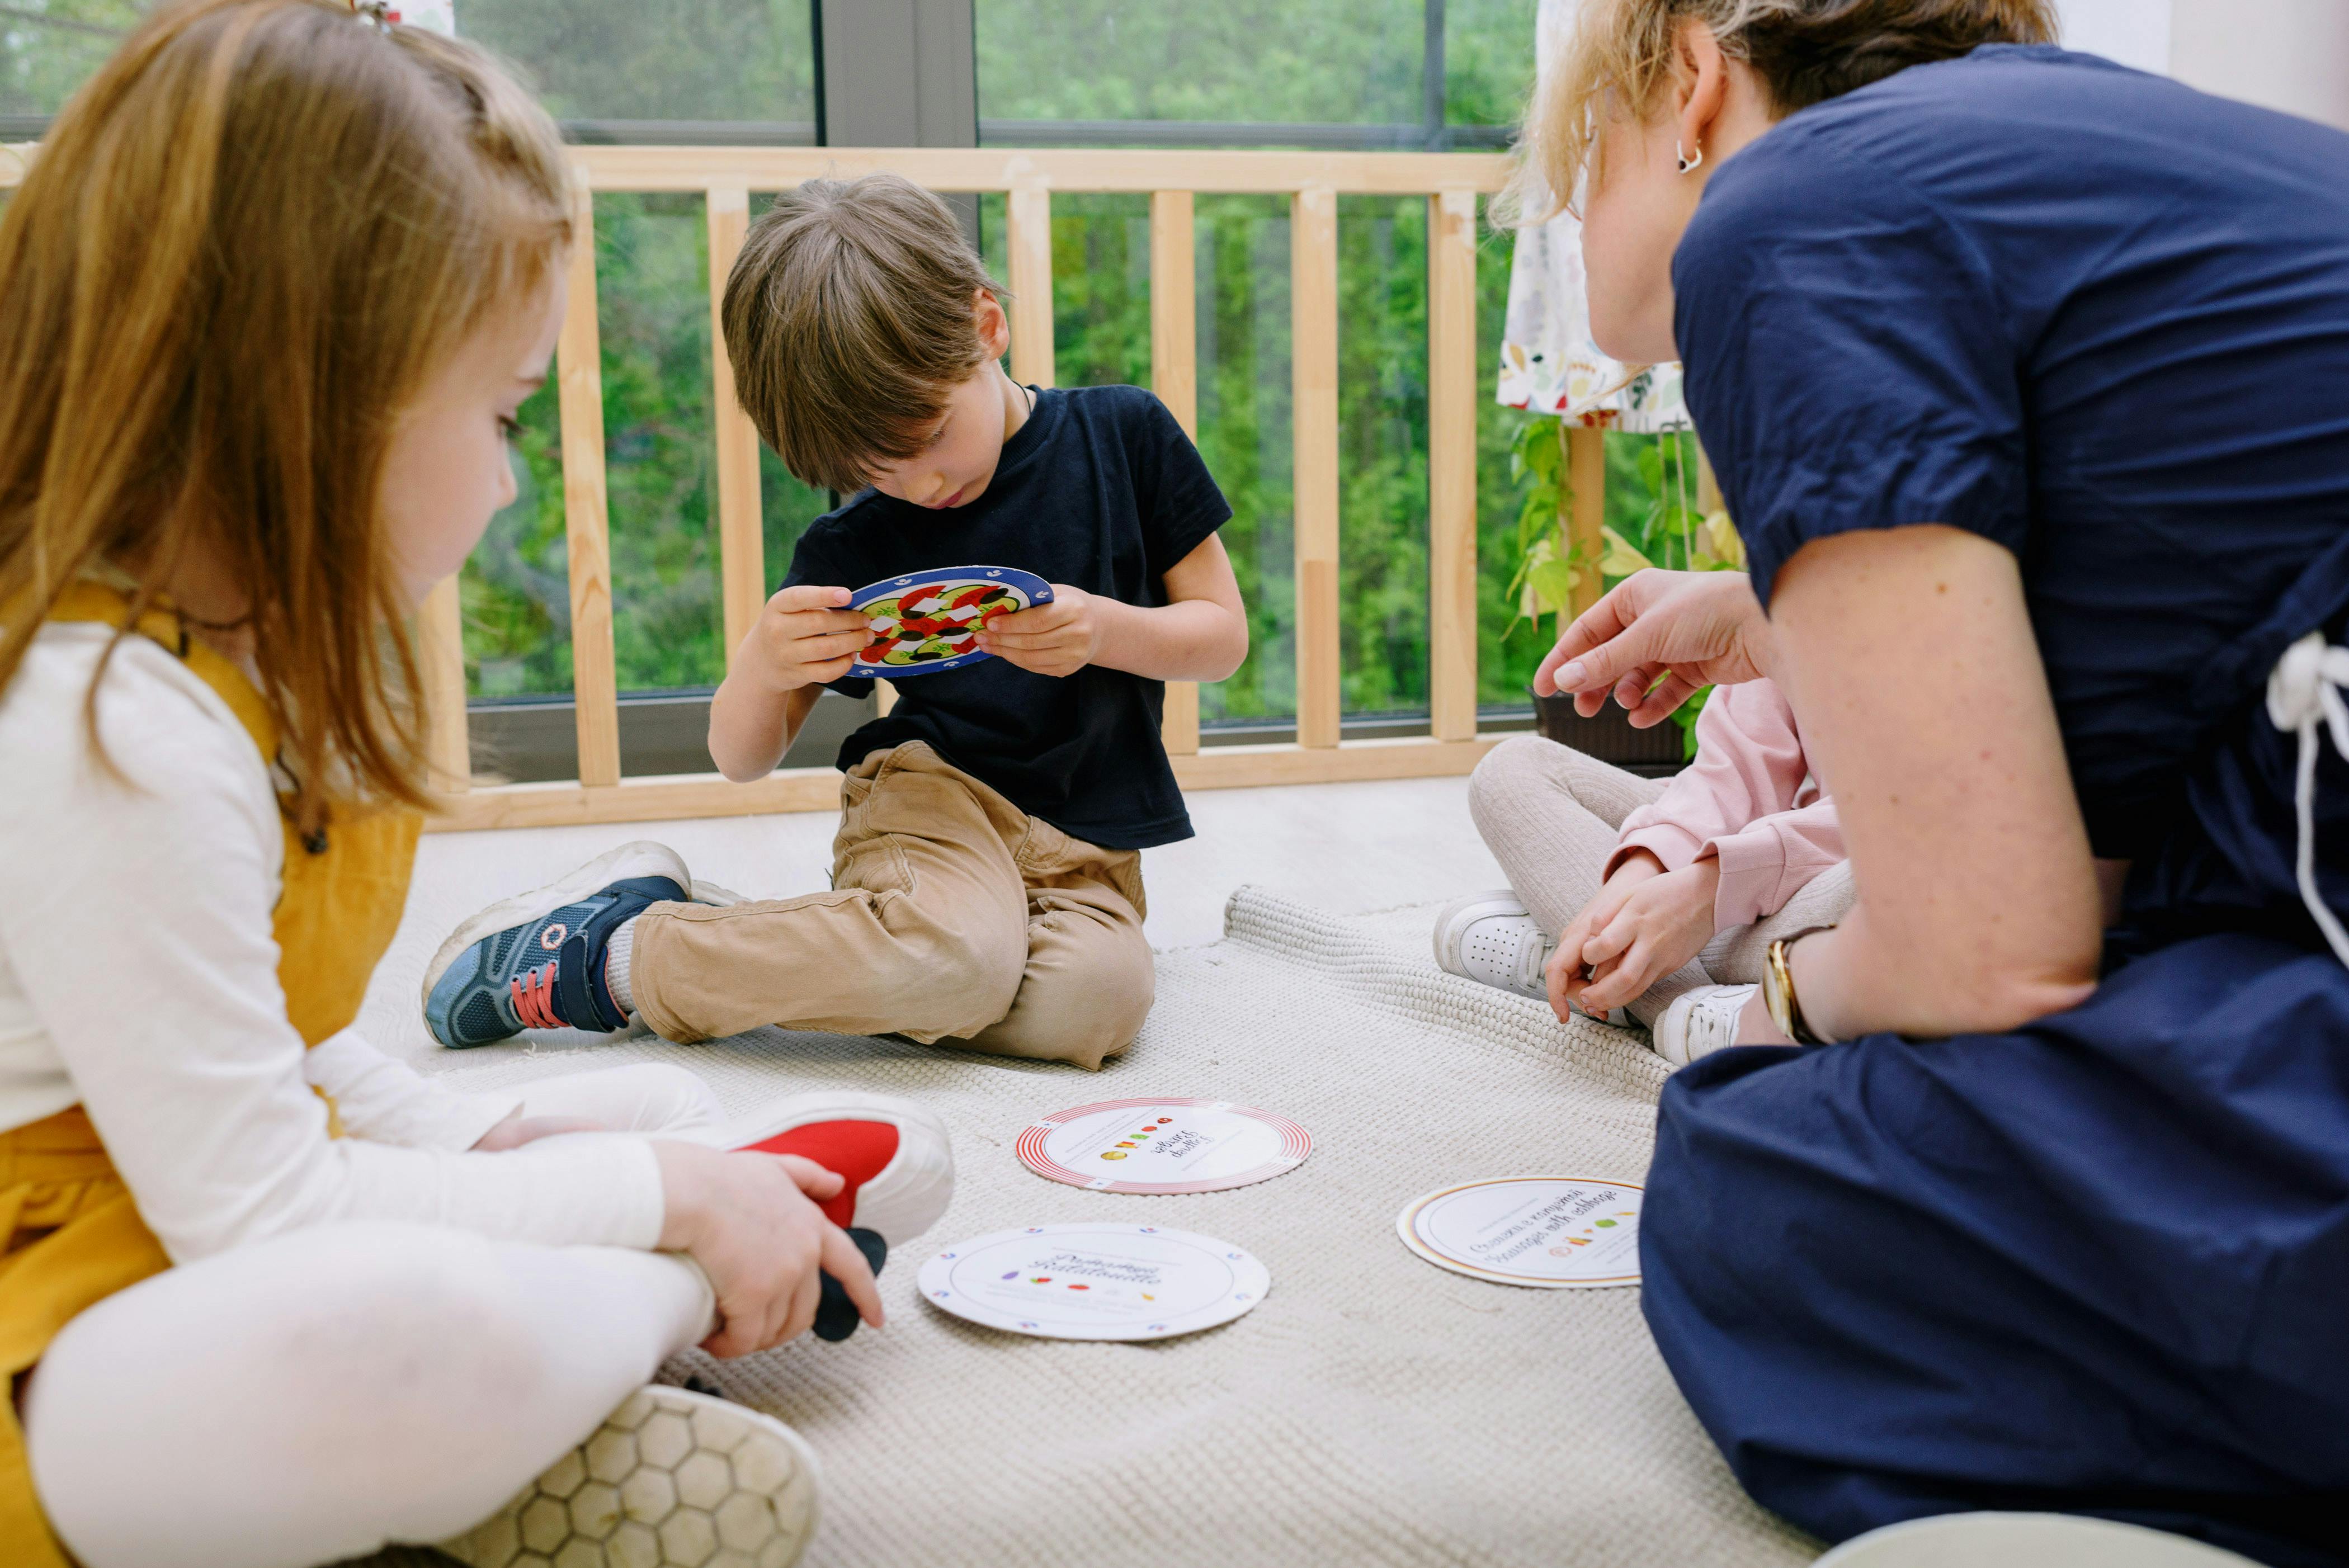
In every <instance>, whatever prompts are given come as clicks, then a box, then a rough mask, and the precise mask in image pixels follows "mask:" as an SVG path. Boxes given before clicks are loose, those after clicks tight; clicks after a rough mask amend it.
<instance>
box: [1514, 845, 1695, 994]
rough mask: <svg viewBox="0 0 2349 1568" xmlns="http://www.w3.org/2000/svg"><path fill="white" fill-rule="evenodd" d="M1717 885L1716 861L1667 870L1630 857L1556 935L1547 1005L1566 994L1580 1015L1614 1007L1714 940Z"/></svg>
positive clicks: (1643, 858) (1645, 859)
mask: <svg viewBox="0 0 2349 1568" xmlns="http://www.w3.org/2000/svg"><path fill="white" fill-rule="evenodd" d="M1635 868H1636V869H1635ZM1720 885H1721V862H1720V861H1716V860H1702V861H1694V862H1692V864H1689V865H1686V866H1683V867H1682V868H1681V869H1680V870H1679V871H1676V872H1666V871H1664V870H1663V868H1662V865H1661V862H1660V861H1657V860H1656V859H1655V858H1654V857H1653V856H1652V855H1649V854H1645V853H1640V854H1635V855H1633V856H1631V857H1630V859H1629V860H1627V861H1625V862H1624V863H1623V864H1622V865H1620V866H1619V867H1617V868H1616V872H1615V875H1614V876H1611V877H1609V878H1608V879H1607V886H1606V887H1604V888H1602V889H1601V890H1600V891H1599V896H1598V897H1597V898H1595V899H1592V900H1591V901H1590V903H1588V905H1586V906H1585V907H1584V908H1583V911H1582V913H1580V914H1578V915H1576V916H1575V917H1574V919H1573V921H1572V922H1571V923H1568V926H1567V928H1566V930H1565V931H1564V932H1563V933H1562V934H1560V935H1559V937H1558V944H1557V952H1556V953H1554V954H1551V955H1550V964H1551V975H1552V978H1551V982H1550V999H1551V1004H1552V1006H1557V1005H1558V1003H1559V1002H1560V1001H1561V1000H1562V999H1563V998H1564V997H1568V996H1571V997H1573V998H1574V999H1576V1000H1577V1001H1578V1002H1579V1003H1581V1005H1582V1007H1583V1010H1584V1011H1585V1012H1589V1013H1598V1012H1600V1011H1602V1010H1611V1009H1613V1008H1616V1007H1620V1006H1623V1005H1624V1004H1626V1003H1628V1002H1630V1000H1632V999H1633V998H1634V997H1636V996H1638V995H1640V994H1641V993H1642V992H1644V991H1646V990H1647V988H1648V987H1649V986H1651V985H1654V984H1655V983H1656V982H1657V981H1659V980H1661V979H1662V978H1663V977H1664V976H1665V975H1670V974H1671V972H1672V971H1673V970H1675V969H1678V968H1679V967H1680V966H1681V965H1683V964H1686V963H1687V962H1688V961H1689V960H1690V959H1692V958H1694V957H1695V956H1696V955H1697V954H1699V953H1702V951H1703V950H1704V944H1706V943H1708V942H1710V941H1712V940H1713V897H1714V893H1715V892H1716V891H1717V890H1718V889H1719V887H1720ZM1577 971H1579V974H1578V973H1577ZM1558 1012H1559V1016H1561V1017H1562V1016H1565V1009H1564V1008H1563V1007H1562V1006H1561V1007H1559V1008H1558Z"/></svg>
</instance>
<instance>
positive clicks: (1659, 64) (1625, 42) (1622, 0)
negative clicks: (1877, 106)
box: [1504, 0, 2056, 222]
mask: <svg viewBox="0 0 2349 1568" xmlns="http://www.w3.org/2000/svg"><path fill="white" fill-rule="evenodd" d="M1683 22H1702V23H1703V24H1704V26H1706V27H1707V28H1709V29H1711V31H1712V33H1713V38H1714V40H1715V41H1716V42H1717V43H1719V44H1720V46H1721V50H1722V53H1723V54H1724V55H1727V56H1729V57H1731V58H1733V59H1738V60H1743V61H1744V62H1745V63H1746V64H1747V65H1748V66H1750V67H1753V69H1754V75H1755V76H1757V77H1760V78H1761V81H1762V85H1763V88H1764V90H1765V91H1767V92H1768V93H1769V95H1770V108H1771V111H1772V113H1773V115H1774V116H1776V117H1784V116H1786V115H1790V114H1792V113H1794V112H1795V110H1796V109H1799V108H1808V107H1810V106H1811V105H1812V104H1815V103H1823V102H1825V101H1826V99H1828V98H1839V97H1841V96H1842V95H1843V94H1845V93H1847V92H1850V91H1852V90H1854V89H1855V88H1864V87H1866V86H1868V83H1870V82H1875V81H1881V80H1882V79H1883V78H1885V77H1889V76H1890V75H1892V74H1893V73H1894V72H1896V71H1900V70H1905V69H1907V68H1908V67H1910V66H1918V65H1923V64H1926V63H1927V62H1929V61H1932V60H1947V59H1954V58H1956V57H1958V56H1960V55H1963V54H1965V53H1966V52H1968V51H1969V50H1971V49H1973V48H1974V47H1976V46H1979V45H1982V44H2044V43H2052V42H2053V41H2054V38H2055V36H2056V23H2055V14H2054V3H2053V0H1586V3H1585V5H1584V6H1583V8H1582V13H1581V15H1580V16H1579V17H1578V20H1577V22H1576V24H1575V26H1574V31H1573V33H1572V35H1571V36H1570V37H1569V38H1568V40H1566V41H1565V43H1564V44H1563V45H1562V46H1561V47H1560V50H1559V53H1558V56H1557V58H1555V59H1553V60H1549V61H1547V62H1545V63H1546V64H1547V66H1548V67H1549V69H1548V70H1547V72H1546V73H1544V74H1543V77H1542V83H1541V88H1540V90H1539V91H1538V93H1537V95H1536V98H1535V100H1534V105H1533V108H1532V109H1531V111H1530V112H1529V113H1528V114H1527V115H1526V136H1525V139H1524V143H1523V148H1522V156H1521V161H1520V163H1519V166H1518V174H1517V179H1516V181H1515V182H1514V183H1513V185H1512V187H1511V190H1510V192H1509V198H1508V201H1507V204H1506V208H1505V214H1504V215H1505V216H1506V215H1508V214H1509V211H1511V210H1513V211H1514V215H1515V217H1516V220H1517V221H1519V222H1540V221H1541V220H1542V219H1544V218H1547V217H1549V216H1550V215H1551V214H1553V213H1555V212H1556V211H1558V209H1559V208H1561V207H1563V206H1564V205H1565V204H1566V203H1567V201H1568V199H1569V198H1570V197H1571V195H1572V193H1573V191H1574V187H1575V184H1576V181H1578V179H1579V178H1580V176H1581V174H1582V172H1583V169H1584V166H1585V165H1586V164H1587V163H1588V160H1589V158H1590V152H1591V143H1592V140H1593V138H1594V135H1595V117H1596V116H1597V115H1599V114H1602V113H1606V112H1608V111H1609V108H1610V107H1612V108H1615V109H1616V110H1617V111H1618V112H1625V111H1628V112H1629V113H1630V114H1632V115H1635V116H1637V117H1639V118H1640V119H1646V118H1647V117H1648V116H1649V115H1650V114H1651V112H1653V110H1654V108H1655V107H1656V100H1657V99H1658V98H1659V97H1660V96H1661V94H1662V92H1663V90H1664V87H1665V85H1666V84H1667V83H1668V82H1669V81H1670V80H1671V74H1672V55H1673V48H1674V45H1675V43H1676V42H1677V40H1678V37H1679V34H1680V27H1681V25H1682V23H1683Z"/></svg>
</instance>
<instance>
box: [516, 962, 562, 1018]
mask: <svg viewBox="0 0 2349 1568" xmlns="http://www.w3.org/2000/svg"><path fill="white" fill-rule="evenodd" d="M555 968H556V965H554V964H553V963H546V964H542V965H539V966H538V967H537V968H535V969H526V970H524V971H523V972H522V973H521V974H519V975H515V976H514V977H513V978H512V980H510V981H508V982H507V983H506V987H507V990H508V992H509V993H510V994H511V995H512V997H513V1009H514V1016H516V1017H518V1018H520V1019H521V1020H522V1021H523V1027H525V1028H531V1029H561V1028H565V1027H568V1024H567V1023H566V1021H565V1020H564V1017H563V1016H562V1015H561V1014H559V1013H557V1012H556V1011H555V1010H554V974H555Z"/></svg>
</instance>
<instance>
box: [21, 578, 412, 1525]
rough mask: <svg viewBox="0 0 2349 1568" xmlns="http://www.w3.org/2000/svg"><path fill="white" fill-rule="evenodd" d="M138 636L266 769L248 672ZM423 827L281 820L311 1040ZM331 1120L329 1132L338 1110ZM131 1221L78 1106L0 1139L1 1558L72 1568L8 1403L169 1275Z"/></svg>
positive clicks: (380, 945) (322, 1032) (372, 955)
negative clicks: (77, 1324) (190, 683)
mask: <svg viewBox="0 0 2349 1568" xmlns="http://www.w3.org/2000/svg"><path fill="white" fill-rule="evenodd" d="M128 611H129V603H128V601H127V600H126V599H125V598H124V597H123V596H122V595H121V594H120V593H116V592H115V591H114V590H112V589H110V588H106V587H102V586H99V585H97V584H94V583H85V584H81V585H78V586H77V587H76V588H74V589H73V590H72V591H71V592H69V593H67V596H66V597H65V599H64V600H63V601H61V602H60V603H59V604H58V606H57V610H56V612H55V613H54V614H52V615H51V616H50V619H52V620H57V621H103V622H107V623H109V624H115V625H120V624H123V622H124V620H125V618H126V616H127V614H128ZM137 629H138V631H139V632H140V634H144V635H146V636H147V637H149V638H151V639H152V640H153V641H155V642H156V643H159V644H160V645H162V646H163V647H164V648H165V649H166V650H168V651H169V652H171V653H172V654H174V655H177V656H178V657H179V658H180V659H181V660H182V661H184V662H185V663H186V665H187V666H188V668H189V669H190V670H191V672H193V673H194V674H195V675H196V676H199V677H201V678H202V680H203V682H204V684H205V685H207V686H211V687H212V689H213V690H214V691H216V692H218V693H219V694H220V696H221V698H222V701H224V702H226V703H227V704H228V706H229V708H230V710H231V711H232V712H233V713H234V714H235V715H236V716H237V717H238V718H239V719H241V720H243V724H244V727H245V729H246V731H247V732H248V733H250V734H251V735H252V737H253V743H254V746H255V747H257V748H259V749H260V752H261V755H262V757H263V758H264V760H274V758H275V757H276V755H277V728H276V726H275V724H274V723H273V722H272V720H271V718H270V716H269V710H268V708H267V707H266V706H265V705H264V703H263V702H262V699H261V694H260V693H259V692H258V691H256V690H255V689H254V686H253V683H252V682H251V681H249V680H247V679H246V678H245V676H244V674H243V672H242V671H241V670H239V669H238V668H237V667H236V666H235V665H233V664H231V663H230V662H229V661H228V660H227V659H225V658H223V657H222V656H221V655H219V654H217V653H214V652H213V651H212V649H210V648H208V647H206V646H204V645H202V644H201V643H198V642H196V641H194V640H193V639H192V638H191V637H190V636H188V634H186V632H185V630H184V628H182V627H181V624H180V622H179V620H178V618H177V617H176V616H173V615H171V614H169V613H166V612H161V611H156V612H150V614H147V615H146V616H144V617H142V618H141V619H140V623H139V625H138V628H137ZM419 825H420V820H419V818H418V817H417V815H416V814H415V813H414V812H412V811H406V810H383V811H376V812H371V813H367V814H363V815H355V816H352V817H351V818H350V820H343V819H342V818H339V817H338V818H337V819H336V820H335V822H334V823H333V825H332V826H331V827H330V828H329V829H328V830H327V831H326V834H325V835H323V841H321V840H319V839H313V840H311V841H309V842H308V843H306V844H305V841H304V840H303V838H302V835H301V834H300V833H299V832H297V831H296V830H295V829H294V827H293V826H292V825H291V823H290V822H289V823H288V825H287V827H286V829H285V886H284V891H283V892H282V893H281V894H280V895H279V898H278V901H277V911H276V916H275V934H276V937H277V947H278V954H279V956H278V961H277V978H278V982H279V984H280V985H283V986H284V987H285V1012H286V1016H287V1017H288V1018H289V1019H291V1020H292V1022H293V1025H294V1027H295V1029H296V1030H298V1031H299V1032H300V1033H301V1036H302V1038H303V1040H304V1042H305V1043H306V1044H308V1045H313V1046H315V1045H316V1044H317V1043H318V1042H319V1041H321V1040H323V1039H325V1038H326V1037H328V1036H329V1035H332V1034H334V1033H336V1031H338V1030H340V1029H343V1028H345V1027H347V1026H349V1024H350V1023H351V1021H352V1020H353V1019H355V1018H357V1016H358V1011H359V1002H360V999H361V998H362V997H363V996H364V995H366V994H367V979H368V976H369V975H373V974H374V972H375V966H376V962H377V960H378V959H379V958H381V957H382V956H383V951H384V949H385V948H386V947H388V946H389V945H390V944H391V938H392V933H393V932H394V931H395V930H397V929H398V924H399V915H400V910H401V908H402V906H403V905H404V904H405V903H406V902H407V899H408V879H409V872H410V871H411V870H412V869H413V867H414V864H415V860H416V835H417V830H418V828H419ZM327 1104H328V1120H329V1123H330V1125H334V1126H335V1130H336V1134H337V1136H339V1133H340V1128H339V1125H338V1124H335V1122H334V1116H333V1102H332V1101H331V1100H330V1101H328V1102H327ZM169 1267H171V1259H170V1258H169V1257H167V1256H166V1255H165V1254H164V1252H163V1248H162V1245H161V1243H158V1242H157V1241H156V1240H155V1238H154V1236H153V1235H152V1234H151V1233H150V1232H149V1231H148V1229H147V1227H146V1225H145V1224H144V1223H142V1222H140V1218H139V1211H138V1208H137V1206H136V1205H134V1204H133V1203H132V1202H131V1200H130V1193H129V1190H128V1189H127V1188H125V1187H124V1186H123V1184H122V1178H121V1177H119V1176H118V1175H116V1174H115V1171H114V1165H113V1162H112V1161H109V1160H108V1159H107V1157H106V1150H105V1148H104V1146H103V1145H101V1144H100V1143H99V1142H98V1133H97V1130H95V1129H94V1128H93V1127H92V1126H91V1125H90V1120H89V1118H88V1115H87V1114H86V1113H85V1112H84V1111H83V1110H82V1108H81V1107H79V1106H78V1105H77V1106H72V1107H69V1108H67V1109H65V1110H61V1111H59V1112H57V1115H55V1116H52V1117H47V1118H45V1119H42V1120H40V1121H36V1122H34V1123H32V1124H31V1125H30V1126H27V1127H20V1128H17V1129H16V1130H14V1131H10V1132H0V1563H7V1564H9V1568H68V1565H69V1563H70V1559H68V1558H67V1555H66V1553H65V1549H64V1548H63V1547H62V1546H60V1545H59V1544H58V1543H57V1539H56V1537H55V1536H54V1535H52V1534H51V1533H50V1531H49V1528H48V1524H47V1521H46V1520H45V1519H44V1518H43V1517H42V1514H41V1507H40V1502H39V1501H38V1499H36V1497H35V1496H34V1493H33V1481H32V1475H31V1472H30V1471H29V1470H28V1469H27V1468H26V1460H25V1435H24V1431H23V1429H22V1428H21V1427H20V1426H19V1425H18V1422H17V1418H16V1400H15V1398H14V1397H13V1395H14V1392H15V1388H16V1379H17V1378H18V1377H21V1376H22V1375H23V1374H24V1373H25V1372H26V1371H27V1370H29V1369H30V1368H31V1367H33V1366H34V1365H35V1363H36V1362H38V1361H39V1360H40V1358H41V1354H42V1352H43V1351H45V1350H46V1349H47V1347H48V1344H49V1341H50V1340H51V1339H53V1338H55V1337H56V1336H57V1331H58V1330H59V1329H61V1328H63V1327H64V1326H66V1324H67V1322H69V1321H70V1320H71V1319H72V1318H73V1317H74V1316H75V1315H76V1314H78V1313H79V1312H81V1311H82V1310H83V1309H84V1308H85V1307H88V1306H90V1305H94V1304H95V1303H97V1302H98V1301H101V1300H103V1299H105V1298H106V1297H107V1296H109V1295H113V1294H114V1293H115V1292H116V1291H118V1290H121V1289H122V1288H124V1287H125V1286H126V1285H132V1284H138V1283H139V1282H140V1280H142V1279H145V1278H146V1277H147V1276H148V1275H150V1274H159V1273H160V1272H161V1271H163V1270H164V1269H167V1268H169Z"/></svg>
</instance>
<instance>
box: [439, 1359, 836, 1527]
mask: <svg viewBox="0 0 2349 1568" xmlns="http://www.w3.org/2000/svg"><path fill="white" fill-rule="evenodd" d="M816 1474H817V1472H816V1460H815V1450H814V1449H811V1448H809V1447H808V1445H807V1439H804V1438H802V1437H801V1436H800V1435H799V1434H798V1433H797V1432H794V1431H793V1430H792V1429H790V1428H789V1427H787V1426H785V1425H783V1424H782V1423H781V1421H778V1420H776V1419H775V1418H773V1417H771V1416H762V1415H761V1414H760V1413H759V1412H758V1411H756V1410H752V1409H747V1408H744V1407H742V1406H740V1405H737V1404H733V1403H730V1401H728V1400H725V1399H715V1398H710V1397H709V1395H707V1394H695V1393H689V1392H688V1391H687V1390H685V1389H683V1388H670V1387H664V1386H661V1385H659V1384H655V1385H653V1386H651V1387H646V1388H641V1389H638V1390H637V1391H636V1393H634V1394H631V1395H629V1396H628V1398H627V1399H626V1402H625V1403H623V1404H622V1405H621V1406H620V1408H618V1409H616V1410H615V1411H613V1412H612V1413H611V1414H610V1415H609V1416H607V1417H605V1419H604V1424H603V1425H602V1426H601V1427H599V1428H597V1429H595V1432H594V1433H593V1434H592V1435H591V1436H589V1438H588V1439H587V1440H586V1441H585V1442H583V1443H581V1444H580V1445H579V1446H578V1447H577V1448H575V1449H572V1450H571V1451H570V1452H569V1453H567V1454H565V1455H564V1456H563V1457H562V1458H561V1459H559V1460H555V1462H554V1465H553V1467H552V1468H550V1469H549V1470H547V1471H546V1473H545V1474H543V1475H542V1476H540V1477H539V1478H538V1479H537V1480H534V1481H533V1482H531V1483H530V1485H528V1486H526V1487H524V1488H523V1490H522V1491H521V1493H520V1494H519V1495H518V1496H516V1497H515V1498H514V1500H513V1501H511V1502H509V1503H507V1504H506V1505H505V1506H504V1507H503V1508H502V1509H500V1510H498V1511H497V1512H496V1513H494V1514H492V1515H491V1516H490V1517H489V1518H488V1519H486V1520H484V1521H483V1522H481V1523H480V1524H477V1525H475V1526H474V1527H473V1528H472V1529H471V1530H469V1531H467V1532H465V1533H464V1534H462V1535H460V1536H459V1537H458V1538H457V1539H456V1540H454V1541H447V1542H441V1543H440V1550H441V1551H442V1552H444V1553H448V1554H449V1555H450V1556H451V1557H454V1558H455V1559H457V1561H458V1562H460V1563H465V1564H467V1568H509V1564H523V1563H565V1564H571V1563H577V1564H581V1565H583V1568H640V1565H641V1568H660V1565H662V1564H667V1563H680V1564H698V1563H709V1562H711V1561H713V1560H721V1561H723V1562H726V1563H755V1564H757V1565H758V1568H791V1564H792V1563H797V1562H798V1561H799V1560H800V1554H801V1553H803V1552H805V1551H806V1550H807V1543H808V1540H809V1538H810V1537H811V1536H812V1535H814V1534H815V1520H816Z"/></svg>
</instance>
